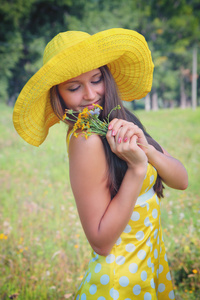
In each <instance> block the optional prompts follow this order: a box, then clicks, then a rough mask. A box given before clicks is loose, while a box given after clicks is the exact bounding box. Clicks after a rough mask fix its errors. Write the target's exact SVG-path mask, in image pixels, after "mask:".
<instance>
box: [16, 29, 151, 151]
mask: <svg viewBox="0 0 200 300" xmlns="http://www.w3.org/2000/svg"><path fill="white" fill-rule="evenodd" d="M104 65H107V66H108V67H109V69H110V71H111V73H112V75H113V77H114V79H115V82H116V84H117V86H118V89H119V92H120V96H121V99H122V100H124V101H132V100H135V99H141V98H143V97H145V96H146V94H147V93H149V92H150V90H151V86H152V80H153V68H154V66H153V62H152V58H151V52H150V50H149V48H148V45H147V43H146V40H145V38H144V37H143V36H142V35H140V34H139V33H137V32H135V31H133V30H128V29H121V28H120V29H119V28H114V29H109V30H105V31H101V32H99V33H96V34H94V35H92V36H89V35H88V37H86V38H85V39H84V40H83V41H81V42H80V43H78V44H76V45H74V46H72V47H70V48H69V47H68V48H67V50H62V51H61V52H59V53H58V54H57V55H55V56H53V58H51V59H50V60H49V61H48V62H47V63H45V64H44V65H43V67H42V68H41V69H40V70H39V71H38V72H37V73H36V74H35V75H33V76H32V77H31V79H30V80H29V81H28V82H27V84H26V85H25V86H24V88H23V89H22V91H21V93H20V95H19V97H18V99H17V101H16V104H15V107H14V112H13V123H14V126H15V129H16V130H17V132H18V133H19V135H20V136H21V137H22V138H23V139H24V140H25V141H26V142H28V143H30V144H31V145H34V146H39V145H40V144H42V142H43V141H44V140H45V138H46V136H47V134H48V131H49V128H50V127H51V126H52V125H54V124H55V123H57V122H59V119H58V117H57V116H56V115H55V113H54V112H53V109H52V107H51V104H50V88H51V87H52V86H54V85H57V84H59V83H61V82H64V81H67V80H69V79H71V78H74V77H77V76H78V75H80V74H82V73H85V72H88V71H91V70H93V69H96V68H99V67H101V66H104Z"/></svg>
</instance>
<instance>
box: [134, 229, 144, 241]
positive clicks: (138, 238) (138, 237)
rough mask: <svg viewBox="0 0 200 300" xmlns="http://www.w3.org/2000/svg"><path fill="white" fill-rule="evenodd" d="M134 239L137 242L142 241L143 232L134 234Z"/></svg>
mask: <svg viewBox="0 0 200 300" xmlns="http://www.w3.org/2000/svg"><path fill="white" fill-rule="evenodd" d="M135 237H136V239H137V240H138V241H142V240H143V238H144V232H143V231H138V232H137V233H136V235H135Z"/></svg>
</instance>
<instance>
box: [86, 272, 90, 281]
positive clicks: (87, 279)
mask: <svg viewBox="0 0 200 300" xmlns="http://www.w3.org/2000/svg"><path fill="white" fill-rule="evenodd" d="M90 279H91V273H90V274H88V276H87V278H86V281H87V282H90Z"/></svg>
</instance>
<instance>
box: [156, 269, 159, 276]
mask: <svg viewBox="0 0 200 300" xmlns="http://www.w3.org/2000/svg"><path fill="white" fill-rule="evenodd" d="M158 273H159V270H157V271H156V275H157V278H158Z"/></svg>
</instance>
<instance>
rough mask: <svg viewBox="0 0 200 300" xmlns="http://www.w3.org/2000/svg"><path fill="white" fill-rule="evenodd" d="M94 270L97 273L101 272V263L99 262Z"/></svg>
mask: <svg viewBox="0 0 200 300" xmlns="http://www.w3.org/2000/svg"><path fill="white" fill-rule="evenodd" d="M94 271H95V273H99V272H100V271H101V264H97V265H96V267H95V269H94Z"/></svg>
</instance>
